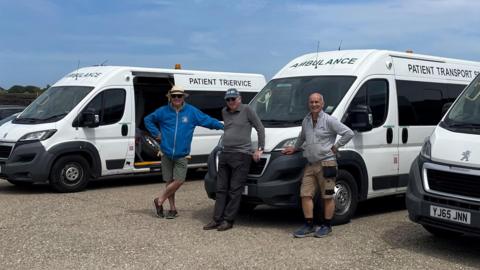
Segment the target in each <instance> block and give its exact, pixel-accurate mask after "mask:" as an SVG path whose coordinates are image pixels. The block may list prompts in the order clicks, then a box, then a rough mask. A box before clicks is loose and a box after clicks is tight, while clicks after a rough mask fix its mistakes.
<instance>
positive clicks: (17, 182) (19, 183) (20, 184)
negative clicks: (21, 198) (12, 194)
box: [7, 179, 33, 187]
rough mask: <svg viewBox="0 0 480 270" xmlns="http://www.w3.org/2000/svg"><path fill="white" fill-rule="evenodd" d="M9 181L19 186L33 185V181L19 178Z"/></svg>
mask: <svg viewBox="0 0 480 270" xmlns="http://www.w3.org/2000/svg"><path fill="white" fill-rule="evenodd" d="M7 181H8V182H10V184H13V185H15V186H17V187H29V186H31V185H33V182H25V181H17V180H8V179H7Z"/></svg>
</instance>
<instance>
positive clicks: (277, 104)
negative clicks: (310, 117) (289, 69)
mask: <svg viewBox="0 0 480 270" xmlns="http://www.w3.org/2000/svg"><path fill="white" fill-rule="evenodd" d="M354 81H355V77H354V76H314V77H312V76H310V77H294V78H281V79H275V80H272V81H270V82H269V83H268V84H267V85H266V86H265V87H264V88H263V89H262V91H261V92H260V93H259V94H258V95H257V96H255V98H254V99H253V100H252V101H251V102H250V106H252V108H253V109H254V110H255V111H256V112H257V115H258V116H259V117H260V119H261V120H262V122H263V123H264V125H265V126H278V125H281V126H294V125H298V124H300V123H301V122H302V120H303V118H304V117H305V116H306V115H307V114H308V111H309V109H308V97H309V96H310V94H312V93H314V92H318V93H320V94H322V95H323V98H324V101H325V106H324V107H323V110H324V111H325V112H326V113H328V114H331V113H333V111H334V110H335V108H336V107H337V106H338V104H339V103H340V101H341V100H342V98H343V97H344V96H345V94H346V93H347V91H348V89H349V88H350V86H351V85H352V84H353V82H354Z"/></svg>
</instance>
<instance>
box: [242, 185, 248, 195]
mask: <svg viewBox="0 0 480 270" xmlns="http://www.w3.org/2000/svg"><path fill="white" fill-rule="evenodd" d="M242 195H248V186H245V187H244V188H243V192H242Z"/></svg>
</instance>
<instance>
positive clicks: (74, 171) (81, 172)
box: [50, 155, 89, 192]
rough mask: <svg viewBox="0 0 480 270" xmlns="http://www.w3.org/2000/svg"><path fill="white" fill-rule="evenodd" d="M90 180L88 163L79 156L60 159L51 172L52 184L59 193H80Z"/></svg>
mask: <svg viewBox="0 0 480 270" xmlns="http://www.w3.org/2000/svg"><path fill="white" fill-rule="evenodd" d="M88 180H89V166H88V162H87V161H86V160H85V158H83V157H82V156H78V155H71V156H63V157H61V158H59V159H58V160H57V161H56V162H55V163H54V165H53V167H52V171H51V172H50V184H51V185H52V187H53V188H54V189H55V190H57V191H58V192H77V191H80V190H82V189H84V188H85V186H86V185H87V183H88Z"/></svg>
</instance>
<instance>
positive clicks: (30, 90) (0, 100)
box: [0, 85, 50, 106]
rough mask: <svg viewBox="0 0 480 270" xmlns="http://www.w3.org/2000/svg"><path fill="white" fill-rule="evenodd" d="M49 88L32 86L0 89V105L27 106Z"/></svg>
mask: <svg viewBox="0 0 480 270" xmlns="http://www.w3.org/2000/svg"><path fill="white" fill-rule="evenodd" d="M49 87H50V85H47V86H45V88H40V87H37V86H33V85H26V86H22V85H14V86H12V87H10V88H9V89H4V88H3V87H0V105H22V106H27V105H28V104H30V103H31V102H32V101H33V100H34V99H36V98H37V97H38V96H39V95H40V94H42V93H43V92H44V91H45V90H47V89H48V88H49Z"/></svg>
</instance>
